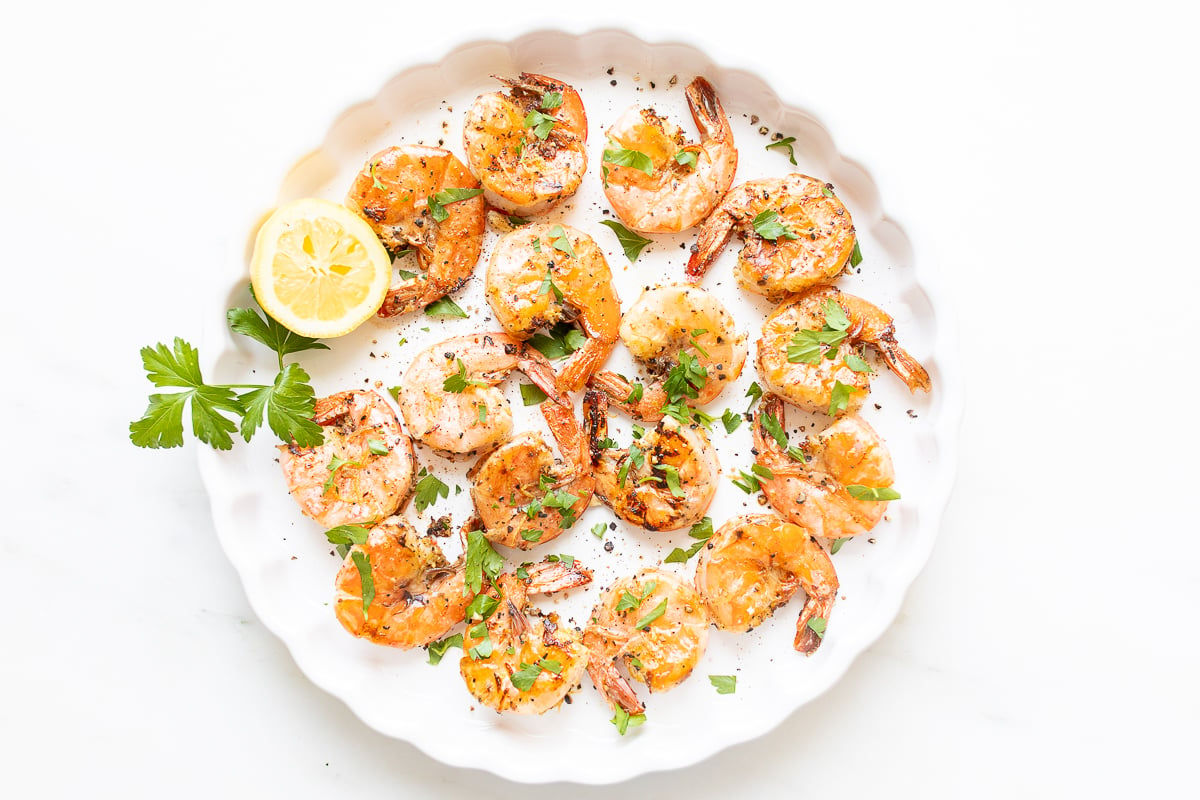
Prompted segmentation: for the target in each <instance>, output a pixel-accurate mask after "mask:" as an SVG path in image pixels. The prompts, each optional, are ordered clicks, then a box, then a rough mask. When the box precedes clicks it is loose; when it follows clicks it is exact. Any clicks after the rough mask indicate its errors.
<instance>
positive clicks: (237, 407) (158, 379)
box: [129, 308, 329, 450]
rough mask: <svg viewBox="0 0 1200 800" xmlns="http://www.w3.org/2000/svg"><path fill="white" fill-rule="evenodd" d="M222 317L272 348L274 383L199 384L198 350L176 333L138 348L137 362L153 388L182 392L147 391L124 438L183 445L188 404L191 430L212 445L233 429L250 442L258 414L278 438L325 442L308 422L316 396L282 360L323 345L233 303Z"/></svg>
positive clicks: (228, 441)
mask: <svg viewBox="0 0 1200 800" xmlns="http://www.w3.org/2000/svg"><path fill="white" fill-rule="evenodd" d="M226 318H227V319H228V322H229V327H230V329H231V330H232V331H233V332H234V333H240V334H242V335H244V336H249V337H250V338H251V339H254V340H255V341H257V342H259V343H261V344H264V345H266V346H267V347H269V348H270V349H271V350H273V351H275V354H276V356H277V358H278V363H279V373H278V374H277V375H276V376H275V380H274V381H273V382H272V384H271V385H269V386H267V385H262V384H220V385H218V384H208V383H205V381H204V376H203V375H202V374H201V371H200V354H199V352H198V351H197V350H196V348H195V347H193V346H192V345H191V344H189V343H188V342H186V341H184V340H183V339H181V338H179V337H178V336H177V337H175V340H174V346H173V347H172V348H168V347H167V345H165V344H163V343H161V342H160V343H158V344H156V345H154V346H153V347H143V348H142V350H141V356H142V366H143V368H145V370H146V377H147V378H149V380H150V382H151V383H153V384H154V385H155V386H157V387H159V388H167V387H172V388H179V389H182V391H179V392H171V393H155V394H152V395H150V404H149V405H148V406H147V408H146V412H145V413H144V414H143V415H142V417H141V418H140V419H138V420H136V421H134V422H132V423H130V425H129V439H130V441H132V442H133V443H134V444H135V445H136V446H138V447H148V448H153V449H157V448H171V447H181V446H183V434H184V425H183V414H184V410H185V409H188V408H189V407H190V411H191V422H192V435H193V436H195V437H196V438H197V439H198V440H200V441H201V442H203V443H205V444H207V445H209V446H210V447H213V448H215V449H217V450H229V449H230V448H232V447H233V438H232V436H231V434H232V433H234V432H235V431H237V432H238V433H240V434H241V436H242V438H243V439H244V440H245V441H247V442H248V441H250V439H251V438H252V437H253V436H254V434H255V432H256V431H257V430H258V428H259V427H260V426H261V425H262V423H263V419H264V417H265V419H266V421H267V425H268V426H269V427H270V428H271V430H272V431H273V432H274V433H275V435H276V436H278V437H279V438H280V440H282V441H284V442H289V443H290V442H295V443H296V444H297V445H299V446H301V447H315V446H316V445H319V444H320V443H321V442H323V441H324V439H325V435H324V432H323V431H322V430H321V426H319V425H317V424H316V423H315V422H313V419H312V417H313V414H314V406H315V404H316V396H315V394H314V392H313V388H312V386H311V385H310V384H309V381H310V380H311V379H310V378H309V375H308V373H307V372H305V371H304V369H303V368H302V367H301V366H300V365H299V364H296V363H291V364H286V365H285V364H284V363H283V358H284V356H286V355H290V354H292V353H299V352H302V351H304V350H328V349H329V348H328V346H327V345H325V344H323V343H321V342H318V341H317V340H316V339H310V338H308V337H306V336H299V335H297V334H295V333H292V332H291V331H289V330H288V329H287V328H285V327H283V326H282V325H280V324H279V323H278V322H276V321H275V320H274V319H272V318H271V317H267V316H259V314H258V312H256V311H255V310H254V309H251V308H232V309H230V310H229V312H228V313H227V315H226ZM239 390H246V391H242V392H240V393H239ZM235 419H238V420H239V422H238V423H235V422H234V420H235Z"/></svg>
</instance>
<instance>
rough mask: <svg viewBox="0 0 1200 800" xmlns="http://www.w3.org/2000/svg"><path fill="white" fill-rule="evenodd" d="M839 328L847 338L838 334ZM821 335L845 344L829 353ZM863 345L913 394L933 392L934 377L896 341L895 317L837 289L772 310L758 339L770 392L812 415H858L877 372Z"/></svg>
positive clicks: (814, 293) (762, 372) (818, 291)
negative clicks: (820, 340)
mask: <svg viewBox="0 0 1200 800" xmlns="http://www.w3.org/2000/svg"><path fill="white" fill-rule="evenodd" d="M839 328H840V329H841V332H842V333H844V334H845V338H841V337H839V336H837V335H836V331H837V329H839ZM818 334H822V335H823V336H825V337H831V338H832V339H840V341H839V342H838V344H837V345H836V347H834V346H828V349H826V347H827V345H824V344H819V343H818V342H817V341H816V340H817V339H818V338H820V337H818ZM862 345H870V346H871V347H873V348H875V350H876V351H877V352H878V353H879V355H881V356H882V357H883V361H884V363H885V364H887V366H888V367H889V368H890V369H891V371H892V372H894V373H895V374H896V375H898V376H899V377H900V379H901V380H903V381H904V382H905V384H907V385H908V388H909V390H910V391H913V392H915V391H917V390H918V389H920V390H921V391H924V392H928V391H929V390H930V386H931V383H930V380H929V373H928V372H926V371H925V368H924V367H922V366H921V365H920V363H918V362H917V360H916V359H915V358H913V357H912V356H910V355H909V354H908V353H907V352H905V350H904V348H902V347H901V346H900V345H899V344H898V343H897V342H896V329H895V326H894V325H893V323H892V318H891V317H889V316H888V315H887V314H886V313H884V312H883V311H882V310H881V309H879V308H877V307H876V306H873V305H871V304H870V303H868V302H867V301H866V300H863V299H862V298H859V297H855V296H854V295H849V294H845V293H844V292H840V291H838V290H837V289H836V288H834V287H832V286H817V287H813V288H812V289H809V290H808V291H806V292H804V293H803V294H800V295H798V296H796V297H793V298H791V299H790V300H788V301H787V302H786V303H784V304H783V305H781V306H779V308H777V309H775V310H774V311H773V312H771V315H770V316H769V317H767V320H766V322H764V323H763V334H762V338H761V339H759V340H758V376H759V377H760V378H762V381H763V383H764V384H766V388H768V389H770V390H771V391H773V392H775V393H776V394H779V395H782V396H783V398H784V399H785V400H787V401H789V402H791V403H794V404H796V405H797V406H799V407H800V408H803V409H805V410H806V411H816V412H820V413H828V414H830V415H831V416H833V415H835V414H838V413H842V412H843V411H844V412H848V413H853V412H854V411H857V410H858V409H859V408H860V407H861V406H862V404H863V401H865V400H866V399H867V395H868V393H869V392H870V390H871V375H872V374H873V373H872V372H871V371H870V368H869V367H867V365H866V362H864V361H862V359H861V358H860V357H859V356H858V354H857V351H858V350H860V349H861V347H862ZM831 355H832V356H833V357H832V358H830V356H831ZM852 364H853V365H854V366H851V365H852ZM839 383H840V384H842V388H841V389H840V390H839V389H838V387H837V384H839ZM838 392H840V393H841V397H840V402H838V403H836V404H835V403H834V397H835V393H838ZM847 393H848V395H847Z"/></svg>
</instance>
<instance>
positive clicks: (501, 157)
mask: <svg viewBox="0 0 1200 800" xmlns="http://www.w3.org/2000/svg"><path fill="white" fill-rule="evenodd" d="M496 77H497V80H499V81H501V82H503V83H505V84H508V87H509V93H508V94H507V95H506V94H504V93H503V92H490V93H488V94H481V95H480V96H479V97H477V98H476V99H475V102H474V103H473V104H472V105H471V107H470V108H469V109H467V116H466V120H465V121H464V123H463V147H464V149H465V150H466V152H467V163H468V164H469V165H470V167H471V172H473V173H474V174H475V175H476V177H478V178H479V181H480V182H481V183H482V184H483V189H484V196H485V197H487V201H488V202H489V203H491V204H492V205H494V206H496V207H497V208H501V209H503V210H504V211H507V212H508V213H510V214H517V215H520V216H529V215H530V214H543V213H545V212H547V211H549V210H550V209H551V208H553V207H554V206H555V205H557V204H558V203H559V202H561V201H562V200H563V199H565V198H567V197H570V196H571V195H573V194H575V192H576V190H578V189H579V184H580V183H581V182H582V181H583V174H584V173H585V172H586V171H587V114H586V113H585V112H584V110H583V101H582V100H581V99H580V98H579V93H578V92H576V91H575V90H574V89H573V88H571V87H570V86H568V85H567V84H565V83H563V82H562V81H558V80H555V79H554V78H547V77H546V76H545V75H535V74H533V73H530V72H522V73H521V77H519V78H516V79H513V78H500V77H498V76H496Z"/></svg>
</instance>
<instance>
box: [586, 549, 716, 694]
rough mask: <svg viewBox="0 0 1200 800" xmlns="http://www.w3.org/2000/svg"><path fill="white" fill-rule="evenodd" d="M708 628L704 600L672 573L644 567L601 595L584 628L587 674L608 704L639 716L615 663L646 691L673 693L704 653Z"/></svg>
mask: <svg viewBox="0 0 1200 800" xmlns="http://www.w3.org/2000/svg"><path fill="white" fill-rule="evenodd" d="M709 624H710V619H709V615H708V611H707V610H706V608H705V604H704V600H703V599H702V598H701V597H700V595H698V594H697V593H696V591H695V590H694V589H692V587H690V586H688V585H687V584H686V583H684V582H683V581H681V580H680V579H679V578H678V577H676V576H675V575H674V574H672V573H670V572H667V571H665V570H662V569H658V568H649V569H644V570H641V571H640V572H638V573H637V574H635V575H631V576H628V577H625V578H622V579H620V580H618V581H617V582H616V583H614V584H613V585H612V586H611V587H609V589H608V590H607V591H606V592H605V593H604V594H603V595H601V597H600V599H599V601H597V603H596V607H595V609H594V610H593V611H592V616H591V622H590V623H589V624H588V625H587V627H586V628H585V629H584V632H583V641H584V643H585V644H586V645H587V647H588V650H589V651H590V654H591V655H590V659H589V661H588V666H587V671H588V675H590V676H591V678H592V683H593V684H595V686H596V689H597V690H598V691H599V692H600V694H601V696H602V697H604V699H605V700H606V701H607V702H608V704H609V705H610V706H612V707H613V708H618V707H619V708H621V709H622V710H623V711H624V712H625V713H627V714H630V715H636V714H642V713H644V712H645V710H646V708H645V706H644V705H643V704H642V702H641V700H639V699H638V696H637V694H636V693H635V692H634V691H633V687H631V686H630V685H629V682H628V681H627V680H626V679H625V677H624V676H623V675H622V674H621V673H620V672H619V671H618V669H617V664H618V663H620V664H621V665H622V666H623V667H624V668H625V671H626V673H628V674H629V676H630V677H632V678H633V679H634V680H636V681H639V682H641V683H644V684H645V685H646V688H647V689H648V690H649V691H651V692H665V691H667V690H668V689H673V688H674V687H676V686H678V685H679V684H680V683H682V682H683V681H684V680H685V679H687V677H688V676H689V675H691V674H692V670H693V669H695V666H696V663H697V662H698V661H699V660H700V657H701V656H703V655H704V650H705V648H706V647H707V646H708V626H709Z"/></svg>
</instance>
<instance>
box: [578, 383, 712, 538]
mask: <svg viewBox="0 0 1200 800" xmlns="http://www.w3.org/2000/svg"><path fill="white" fill-rule="evenodd" d="M583 409H584V411H583V414H584V430H585V431H586V433H587V437H588V444H589V447H590V449H591V464H592V469H593V471H594V472H595V476H596V494H597V495H598V496H599V497H600V499H601V500H603V501H604V502H605V503H606V504H607V505H608V506H609V507H610V508H612V510H613V512H614V513H616V515H617V516H618V517H620V518H621V519H623V520H625V521H627V522H632V523H633V524H635V525H640V526H642V527H643V528H646V529H647V530H652V531H666V530H675V529H677V528H686V527H688V526H690V525H694V524H696V523H697V522H699V521H700V520H701V519H703V517H704V512H705V511H707V510H708V507H709V505H710V504H711V503H712V501H713V497H714V496H716V493H717V478H718V476H719V474H720V472H721V466H720V464H719V463H718V462H717V454H716V450H715V449H714V448H713V446H712V445H711V444H710V443H709V441H708V436H707V435H706V434H705V432H704V428H703V427H702V426H701V425H700V424H699V423H697V422H691V423H688V424H681V423H680V422H679V421H678V420H676V419H675V418H674V417H664V418H663V419H662V420H661V421H660V422H659V423H658V425H657V427H655V428H654V429H652V430H647V431H645V432H644V433H643V434H642V437H641V438H640V439H638V440H636V441H635V442H634V443H633V444H632V445H630V447H629V448H627V449H620V448H617V447H615V446H613V445H612V442H611V441H608V398H607V397H606V396H605V395H604V394H603V393H602V392H600V391H597V390H595V389H589V390H587V392H586V393H585V394H584V399H583Z"/></svg>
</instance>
